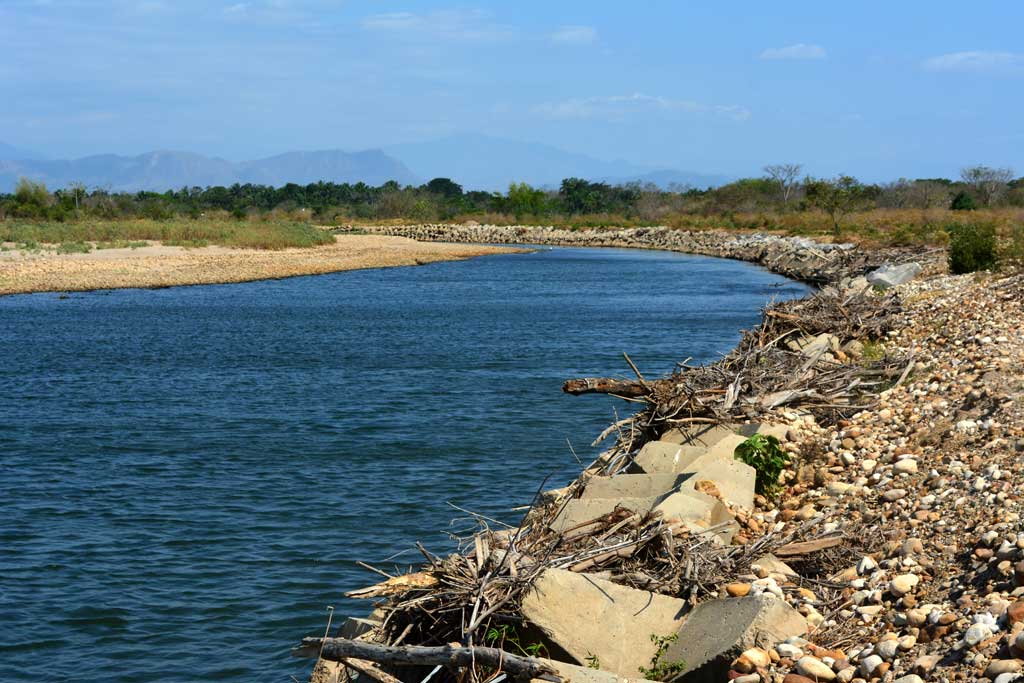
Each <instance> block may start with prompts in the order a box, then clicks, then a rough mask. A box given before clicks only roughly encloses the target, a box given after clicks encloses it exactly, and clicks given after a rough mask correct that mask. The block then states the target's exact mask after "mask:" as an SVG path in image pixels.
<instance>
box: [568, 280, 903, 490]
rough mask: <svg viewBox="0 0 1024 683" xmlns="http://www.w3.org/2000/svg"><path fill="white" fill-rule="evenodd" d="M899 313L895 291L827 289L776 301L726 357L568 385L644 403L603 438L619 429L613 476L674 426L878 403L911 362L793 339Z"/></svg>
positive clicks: (875, 326) (865, 333)
mask: <svg viewBox="0 0 1024 683" xmlns="http://www.w3.org/2000/svg"><path fill="white" fill-rule="evenodd" d="M899 310H900V302H899V299H898V297H897V296H896V295H893V294H890V295H887V296H878V295H875V294H873V293H869V292H858V293H855V294H851V295H847V296H844V295H843V294H840V293H839V292H837V291H834V290H826V291H823V292H820V293H819V294H818V295H817V296H814V297H811V298H809V299H802V300H798V301H789V302H784V303H779V304H776V305H773V306H770V307H769V308H768V309H767V310H765V316H764V322H763V323H762V324H761V325H759V326H758V327H757V328H755V329H754V330H751V331H748V332H746V333H745V334H744V335H743V338H742V340H741V341H740V343H739V345H738V346H737V347H736V348H735V350H733V351H732V352H731V353H730V354H729V355H727V356H725V357H724V358H722V359H721V360H719V361H718V362H716V363H712V364H709V365H701V366H693V365H690V364H688V363H687V362H683V363H680V364H679V367H678V369H677V370H676V372H674V373H673V374H672V375H671V376H670V377H667V378H664V379H657V380H647V379H645V378H644V377H643V375H642V374H641V373H640V371H639V370H638V369H637V368H636V366H635V365H634V364H633V362H632V361H631V360H630V359H629V357H628V356H627V357H626V361H627V363H628V364H629V366H630V367H631V369H632V371H633V373H634V374H635V378H634V379H618V378H585V379H573V380H569V381H567V382H566V383H565V385H564V386H563V387H562V389H563V391H565V392H566V393H570V394H574V395H580V394H592V393H600V394H609V395H612V396H616V397H619V398H623V399H625V400H628V401H632V402H635V403H638V404H640V405H641V409H640V411H639V412H638V413H637V414H635V415H633V416H631V417H629V418H627V419H625V420H621V421H619V422H616V423H615V424H613V425H612V426H611V427H609V428H608V429H607V430H605V432H603V433H602V434H601V435H600V436H599V437H598V439H597V440H596V441H595V444H597V443H600V442H601V441H603V440H604V439H605V438H607V437H609V436H611V435H613V434H614V435H617V436H618V443H617V445H616V446H615V447H614V448H613V449H612V450H611V451H610V452H609V454H608V456H609V457H607V458H606V468H605V470H606V473H614V472H616V471H619V470H620V469H622V468H623V467H625V465H626V464H627V461H626V459H625V458H622V457H616V456H622V455H624V454H628V453H632V452H634V451H635V450H636V449H637V448H638V447H639V446H641V445H643V444H644V443H646V442H647V441H650V440H653V439H657V438H658V437H659V436H660V435H661V434H663V433H664V432H665V431H667V430H669V429H672V428H679V427H682V428H686V427H692V426H695V425H702V424H709V425H713V424H722V423H730V422H750V421H759V420H760V419H761V418H762V417H763V416H765V415H766V414H767V413H769V411H772V410H774V409H775V408H778V407H780V406H785V407H788V408H798V409H800V410H803V411H807V412H810V413H812V414H814V415H816V416H817V417H819V418H826V419H837V418H840V417H844V416H849V415H852V414H853V413H855V412H857V411H858V410H862V409H864V408H867V407H870V405H871V404H872V403H873V402H874V400H875V398H874V397H875V396H876V395H877V393H878V392H879V390H880V388H882V387H884V386H885V385H892V384H893V383H896V382H898V381H900V380H901V378H903V377H905V373H906V372H907V371H908V369H909V367H910V363H909V362H908V359H906V358H902V357H895V356H888V355H887V356H885V357H883V358H879V359H861V360H860V361H859V362H844V361H847V360H849V359H846V358H843V359H842V360H837V359H836V357H835V355H834V354H833V349H832V348H831V347H829V346H828V345H826V344H822V345H820V348H818V349H817V351H816V352H815V353H813V354H810V355H808V353H806V352H804V351H801V350H799V349H795V348H793V343H794V342H799V341H800V340H806V339H809V338H813V337H816V336H818V335H831V336H832V337H834V338H836V339H837V340H838V341H839V342H847V341H851V340H858V341H859V340H868V341H870V340H876V339H879V338H881V337H883V336H884V335H885V333H886V332H888V331H889V329H890V327H889V325H890V324H891V321H892V320H893V318H894V314H895V313H897V312H898V311H899ZM839 355H840V356H842V355H843V353H842V351H840V352H839ZM910 360H912V359H910Z"/></svg>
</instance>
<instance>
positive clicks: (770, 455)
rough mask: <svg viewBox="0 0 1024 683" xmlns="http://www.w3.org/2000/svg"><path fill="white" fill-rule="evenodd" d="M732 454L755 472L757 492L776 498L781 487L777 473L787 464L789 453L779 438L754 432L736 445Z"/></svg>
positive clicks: (780, 472)
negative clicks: (783, 448)
mask: <svg viewBox="0 0 1024 683" xmlns="http://www.w3.org/2000/svg"><path fill="white" fill-rule="evenodd" d="M734 456H735V458H736V459H737V460H739V461H741V462H745V463H746V464H748V465H750V466H751V467H753V468H754V470H755V471H756V472H757V482H756V488H757V492H758V493H760V494H761V495H763V496H765V497H767V498H772V499H774V498H776V497H778V495H779V492H780V489H781V487H780V486H779V475H780V474H782V470H784V469H786V466H787V465H789V461H790V455H789V453H787V452H786V451H784V450H782V446H781V445H780V444H779V440H778V439H776V438H775V437H774V436H770V435H768V434H754V435H753V436H752V437H750V438H749V439H747V440H746V441H744V442H743V443H741V444H740V445H738V446H736V451H735V453H734Z"/></svg>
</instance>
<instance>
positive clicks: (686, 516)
mask: <svg viewBox="0 0 1024 683" xmlns="http://www.w3.org/2000/svg"><path fill="white" fill-rule="evenodd" d="M654 509H655V510H656V511H658V512H660V513H661V514H662V517H663V518H664V519H665V520H673V519H678V520H679V521H681V522H682V523H683V524H685V525H686V526H687V528H689V529H690V531H692V532H693V533H697V534H700V533H704V532H706V531H707V530H708V529H710V528H711V527H714V526H718V525H719V524H725V525H726V526H724V527H723V528H721V529H716V530H715V531H714V532H712V533H713V534H714V535H715V536H716V537H717V538H718V540H719V541H720V542H721V543H722V544H723V545H728V544H729V543H732V538H733V536H735V535H736V531H737V530H738V525H737V524H736V522H735V521H734V519H733V516H732V515H731V514H729V511H728V510H727V509H726V507H725V506H724V505H723V504H722V502H721V501H720V500H718V499H717V498H712V497H711V496H708V495H705V494H703V493H698V492H696V491H685V490H684V491H677V492H676V493H673V494H672V495H670V496H668V497H667V498H665V499H664V500H662V501H661V502H660V503H658V504H657V505H656V506H655V507H654Z"/></svg>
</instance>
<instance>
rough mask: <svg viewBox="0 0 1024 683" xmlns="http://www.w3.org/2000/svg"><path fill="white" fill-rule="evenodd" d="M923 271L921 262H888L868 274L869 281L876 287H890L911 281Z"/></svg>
mask: <svg viewBox="0 0 1024 683" xmlns="http://www.w3.org/2000/svg"><path fill="white" fill-rule="evenodd" d="M920 272H921V264H920V263H917V262H912V263H903V264H900V265H898V266H897V265H893V264H891V263H890V264H886V265H884V266H882V267H881V268H878V269H877V270H873V271H871V272H870V273H868V275H867V281H868V282H870V283H871V284H872V285H874V286H875V287H879V288H881V289H889V288H890V287H895V286H897V285H902V284H903V283H904V282H910V281H911V280H913V279H914V278H915V277H917V274H918V273H920Z"/></svg>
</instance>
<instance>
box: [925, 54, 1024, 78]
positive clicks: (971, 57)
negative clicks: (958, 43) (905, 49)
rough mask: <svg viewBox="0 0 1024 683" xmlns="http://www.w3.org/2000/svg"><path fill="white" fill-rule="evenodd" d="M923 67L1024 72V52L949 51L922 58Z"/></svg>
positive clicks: (932, 69) (931, 68) (936, 69)
mask: <svg viewBox="0 0 1024 683" xmlns="http://www.w3.org/2000/svg"><path fill="white" fill-rule="evenodd" d="M924 68H926V69H929V70H931V71H992V72H1000V71H1002V72H1022V73H1024V54H1022V53H1018V52H992V51H985V50H970V51H966V52H950V53H948V54H944V55H938V56H936V57H930V58H929V59H926V60H924Z"/></svg>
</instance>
